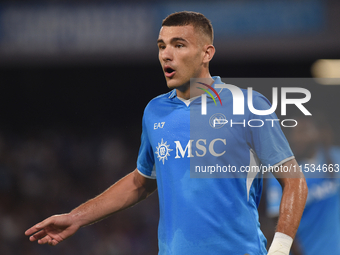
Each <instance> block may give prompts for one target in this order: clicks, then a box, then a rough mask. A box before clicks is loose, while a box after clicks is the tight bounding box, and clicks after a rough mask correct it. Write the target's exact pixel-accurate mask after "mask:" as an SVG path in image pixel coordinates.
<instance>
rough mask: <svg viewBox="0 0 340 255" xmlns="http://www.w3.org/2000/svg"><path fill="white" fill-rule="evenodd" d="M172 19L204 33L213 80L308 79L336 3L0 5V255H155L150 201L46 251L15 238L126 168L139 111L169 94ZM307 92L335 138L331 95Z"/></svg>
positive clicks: (337, 23) (335, 25) (326, 89)
mask: <svg viewBox="0 0 340 255" xmlns="http://www.w3.org/2000/svg"><path fill="white" fill-rule="evenodd" d="M182 10H193V11H199V12H202V13H203V14H205V15H206V16H207V17H208V18H209V19H210V20H211V21H212V23H213V26H214V29H215V46H216V49H217V53H216V55H215V58H214V60H213V61H212V63H211V74H212V75H219V76H221V77H282V78H283V77H295V78H299V77H304V78H309V77H312V72H311V67H312V65H313V63H315V61H316V60H318V59H339V58H340V46H339V45H340V29H339V27H340V16H339V11H340V2H339V1H337V0H334V1H332V0H294V1H293V0H285V1H283V0H277V1H269V0H255V1H254V0H244V1H208V2H207V1H185V2H181V1H167V2H166V3H163V2H161V1H156V0H149V1H132V0H127V1H87V0H77V1H68V2H67V1H61V0H48V1H31V0H27V1H16V0H12V1H1V3H0V106H1V108H0V109H1V111H0V253H1V254H3V255H12V254H13V255H14V254H15V255H17V254H22V255H31V254H34V255H35V254H49V255H53V254H65V255H67V254H72V255H73V254H82V255H87V254H97V255H99V254H100V255H109V254H115V255H128V254H134V255H146V254H157V221H158V205H157V194H154V195H153V196H152V197H150V198H149V199H148V200H147V201H144V202H143V203H141V204H139V205H136V206H135V207H133V208H130V209H128V210H127V211H125V212H124V213H118V214H117V215H115V216H114V217H111V218H110V219H107V220H105V221H102V222H101V223H98V224H96V225H93V226H90V227H87V228H84V229H82V230H81V231H79V232H78V233H77V234H76V235H75V236H74V237H72V238H71V239H70V240H68V241H66V242H63V243H62V244H60V245H59V246H57V247H49V246H40V245H38V244H33V243H30V242H29V241H28V239H27V238H26V237H25V236H24V234H23V233H24V231H25V230H26V229H27V228H28V227H30V226H31V225H33V224H35V223H37V222H38V221H40V220H42V219H44V218H45V217H47V216H50V215H52V214H56V213H64V212H68V211H70V210H71V209H73V208H74V207H75V206H77V205H79V204H80V203H82V202H85V201H86V200H87V199H90V198H91V197H93V196H95V195H97V194H98V193H99V192H101V191H103V190H104V189H106V188H107V187H108V186H109V185H111V184H112V183H113V182H115V181H116V180H118V179H119V178H121V177H123V176H124V175H125V174H126V173H128V172H130V171H131V170H133V169H134V168H135V166H136V165H135V161H136V157H137V154H138V148H139V139H140V133H141V118H142V114H143V109H144V107H145V105H146V104H147V103H148V101H149V100H150V99H152V98H153V97H155V96H157V95H158V94H161V93H165V92H167V91H168V89H167V87H166V84H165V80H164V77H163V74H162V70H161V68H160V65H159V63H158V58H157V47H156V40H157V36H158V32H159V28H160V24H161V20H162V19H163V18H164V17H166V16H167V15H168V14H170V13H172V12H174V11H182ZM274 86H275V85H274ZM254 89H256V90H258V91H260V92H262V93H264V94H265V95H266V96H268V97H269V99H270V100H271V88H264V87H261V86H259V87H256V88H254ZM307 89H309V90H310V91H311V93H312V99H311V101H310V102H309V103H308V108H309V109H311V112H312V113H313V109H314V110H318V111H321V112H323V113H324V114H325V115H328V117H329V118H330V120H331V124H332V126H333V128H334V129H335V130H339V128H340V121H339V118H338V117H337V116H338V114H337V113H338V109H339V106H340V103H339V100H338V95H340V86H325V85H317V84H315V86H313V87H311V88H307ZM336 134H337V133H336ZM337 139H338V137H337ZM262 209H263V206H261V208H260V210H262ZM262 221H263V222H262V225H263V229H264V231H265V232H266V228H269V227H268V226H266V220H265V219H264V220H262Z"/></svg>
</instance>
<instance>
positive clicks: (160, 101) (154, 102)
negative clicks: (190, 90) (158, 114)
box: [145, 90, 176, 111]
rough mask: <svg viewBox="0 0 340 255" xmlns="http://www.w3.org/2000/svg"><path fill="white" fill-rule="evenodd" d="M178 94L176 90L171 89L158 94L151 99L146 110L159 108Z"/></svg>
mask: <svg viewBox="0 0 340 255" xmlns="http://www.w3.org/2000/svg"><path fill="white" fill-rule="evenodd" d="M174 95H176V93H175V91H174V90H171V91H169V92H167V93H164V94H161V95H158V96H156V97H154V98H153V99H151V100H150V101H149V103H148V104H147V105H146V107H145V111H148V110H150V109H157V108H158V107H159V106H161V105H164V104H167V103H169V102H170V99H171V98H172V97H173V96H174Z"/></svg>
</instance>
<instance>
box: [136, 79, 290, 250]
mask: <svg viewBox="0 0 340 255" xmlns="http://www.w3.org/2000/svg"><path fill="white" fill-rule="evenodd" d="M213 78H214V80H215V82H214V84H213V85H212V87H215V85H216V84H221V83H222V82H221V79H220V78H219V77H213ZM216 90H218V93H219V96H220V98H221V101H222V104H223V105H218V104H216V105H215V102H214V101H213V99H212V98H208V99H207V114H206V115H202V114H201V97H198V98H196V99H195V100H193V101H192V102H191V103H190V104H189V105H187V104H185V103H184V102H183V100H180V99H179V98H178V97H177V96H176V90H173V91H171V92H169V93H167V94H164V95H160V96H158V97H156V98H154V99H153V100H151V101H150V102H149V104H148V105H147V107H146V108H145V111H144V116H143V132H142V136H141V146H140V150H139V156H138V160H137V169H138V170H139V172H140V173H141V174H142V175H144V176H146V177H148V178H156V179H157V185H158V195H159V206H160V219H159V227H158V238H159V254H160V255H170V254H173V255H182V254H183V255H188V254H195V255H200V254H202V255H203V254H204V255H206V254H209V255H214V254H216V255H217V254H218V255H220V254H233V255H245V254H249V255H263V254H267V251H266V239H265V237H264V235H263V234H262V232H261V230H260V224H259V221H258V210H257V208H258V205H259V202H260V197H261V193H262V178H261V176H260V178H255V176H254V174H249V173H247V172H240V171H239V170H241V168H242V167H243V168H244V167H245V166H251V165H255V164H265V165H271V166H273V165H276V164H282V163H283V162H285V161H288V160H290V159H291V158H293V154H292V152H291V150H290V147H289V145H288V142H287V140H286V138H285V136H284V135H283V133H282V130H281V127H280V124H279V122H278V121H266V119H277V117H276V115H275V113H273V114H271V115H269V116H268V115H267V116H257V115H254V114H253V113H251V112H250V111H249V110H248V107H247V106H246V105H245V112H244V114H243V115H233V103H232V102H233V100H232V94H231V92H230V90H229V89H216ZM242 92H243V93H244V96H245V98H247V91H246V90H242ZM245 102H246V100H245ZM253 104H254V107H255V108H256V109H259V110H260V109H263V110H264V109H269V108H270V103H269V101H268V100H267V99H266V98H265V97H263V96H262V95H261V94H259V93H257V92H254V94H253ZM214 116H219V117H216V118H217V119H219V120H224V121H223V122H220V123H218V124H217V125H212V120H214V118H215V117H214ZM221 116H222V117H221ZM254 119H255V120H257V121H254V122H250V123H251V125H249V120H254ZM226 120H227V121H228V122H227V121H226ZM259 120H262V121H263V122H264V123H265V124H264V125H263V126H261V127H251V126H255V122H257V124H256V125H259V124H261V122H260V121H259ZM223 123H224V124H223ZM232 123H233V124H232ZM237 123H239V124H237ZM215 124H216V123H215ZM204 166H210V167H212V166H213V167H215V168H216V169H218V167H221V168H220V169H222V168H223V166H224V167H227V166H232V167H234V169H236V170H237V172H234V173H226V172H221V173H220V174H217V175H216V174H210V173H207V172H204V169H203V168H204ZM200 167H203V168H200ZM199 169H201V171H202V172H201V173H202V175H201V173H200V172H197V171H198V170H199ZM210 169H212V168H210ZM224 169H226V168H224ZM195 171H196V172H195ZM210 177H212V178H210Z"/></svg>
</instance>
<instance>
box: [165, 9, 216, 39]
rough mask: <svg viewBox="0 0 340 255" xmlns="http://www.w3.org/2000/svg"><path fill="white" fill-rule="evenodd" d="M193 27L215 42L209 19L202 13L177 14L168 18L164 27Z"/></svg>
mask: <svg viewBox="0 0 340 255" xmlns="http://www.w3.org/2000/svg"><path fill="white" fill-rule="evenodd" d="M186 25H192V26H193V27H194V28H195V29H198V30H199V31H201V32H202V33H203V34H205V35H207V36H208V37H209V39H210V40H211V43H212V42H213V40H214V31H213V27H212V25H211V22H210V20H209V19H207V18H206V17H205V16H204V15H203V14H202V13H198V12H192V11H182V12H175V13H172V14H170V15H169V16H168V17H166V18H165V19H164V20H163V22H162V26H167V27H171V26H186Z"/></svg>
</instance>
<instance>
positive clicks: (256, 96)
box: [247, 92, 294, 167]
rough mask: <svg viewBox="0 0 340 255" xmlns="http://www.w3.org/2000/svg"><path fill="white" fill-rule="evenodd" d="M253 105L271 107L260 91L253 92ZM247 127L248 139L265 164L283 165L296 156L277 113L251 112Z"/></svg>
mask: <svg viewBox="0 0 340 255" xmlns="http://www.w3.org/2000/svg"><path fill="white" fill-rule="evenodd" d="M253 106H254V108H255V109H256V110H268V109H270V108H271V104H270V102H269V101H268V99H267V98H265V97H264V96H263V95H261V94H260V93H258V92H253ZM249 121H250V122H249ZM252 126H253V127H252ZM247 128H248V132H247V136H248V137H247V141H248V143H250V147H251V148H252V149H253V150H254V151H255V152H256V155H257V157H258V158H259V159H260V162H261V164H262V165H263V166H266V167H269V166H275V165H281V164H283V163H285V162H286V161H288V160H290V159H292V158H294V156H293V152H292V151H291V149H290V146H289V144H288V141H287V139H286V137H285V135H284V134H283V132H282V129H281V126H280V121H279V119H278V118H277V116H276V114H275V113H272V114H269V115H255V114H253V113H250V118H249V120H248V127H247Z"/></svg>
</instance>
